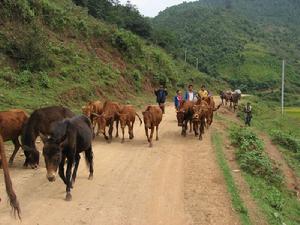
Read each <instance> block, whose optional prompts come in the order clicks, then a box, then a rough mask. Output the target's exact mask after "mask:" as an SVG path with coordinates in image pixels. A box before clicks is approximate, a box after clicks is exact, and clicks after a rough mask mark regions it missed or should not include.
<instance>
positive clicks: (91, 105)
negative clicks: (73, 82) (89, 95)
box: [82, 101, 103, 136]
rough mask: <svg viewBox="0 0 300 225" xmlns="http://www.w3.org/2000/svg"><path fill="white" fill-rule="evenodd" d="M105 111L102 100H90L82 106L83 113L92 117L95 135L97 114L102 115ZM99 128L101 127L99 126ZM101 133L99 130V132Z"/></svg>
mask: <svg viewBox="0 0 300 225" xmlns="http://www.w3.org/2000/svg"><path fill="white" fill-rule="evenodd" d="M102 112H103V104H102V103H101V102H100V101H93V102H91V101H90V102H88V103H87V104H86V105H85V106H83V107H82V113H83V115H86V116H87V117H88V118H90V120H91V122H92V124H93V131H94V136H95V134H96V131H95V128H96V124H97V122H96V120H97V117H96V116H95V114H97V115H101V114H102ZM98 129H99V127H98ZM97 133H99V132H97Z"/></svg>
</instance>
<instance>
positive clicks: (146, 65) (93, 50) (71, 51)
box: [0, 0, 217, 109]
mask: <svg viewBox="0 0 300 225" xmlns="http://www.w3.org/2000/svg"><path fill="white" fill-rule="evenodd" d="M85 2H86V1H81V3H85ZM107 2H108V1H107ZM88 3H89V4H92V3H97V1H92V0H89V1H88ZM77 4H79V5H76V4H75V3H74V2H73V1H71V0H51V1H50V0H4V1H0V15H1V18H0V108H1V109H7V108H17V107H21V108H28V109H29V108H31V109H32V108H37V107H40V106H43V105H49V104H63V105H69V106H71V105H74V106H75V105H76V106H78V105H81V104H82V103H83V102H85V101H88V100H89V99H93V98H94V99H95V98H98V97H103V98H110V99H125V100H126V101H127V102H130V101H131V100H132V99H133V100H135V101H137V100H139V98H140V99H141V98H143V97H145V96H147V95H149V94H151V95H152V94H153V88H154V87H155V86H156V87H157V85H158V84H159V83H165V84H166V85H167V86H168V87H170V88H173V90H174V89H175V88H176V87H177V86H183V85H186V84H187V83H189V82H191V80H193V81H194V82H195V83H198V84H200V83H202V82H204V81H205V82H206V83H207V84H211V86H213V85H214V86H215V83H216V82H217V81H215V80H214V79H212V78H210V77H208V76H207V75H206V74H204V73H201V72H199V71H197V70H196V69H195V68H194V67H192V66H189V65H187V64H185V63H184V62H183V61H180V60H174V59H173V58H172V57H171V56H170V55H168V54H167V53H166V52H165V51H164V50H163V49H161V48H159V47H156V46H155V45H153V44H152V43H151V42H150V41H147V40H145V39H143V38H141V37H139V36H137V35H135V34H133V33H132V32H130V31H128V30H125V29H122V27H123V25H122V24H119V26H116V25H115V24H118V23H113V24H111V23H109V22H107V20H111V19H112V18H111V15H112V14H109V15H110V16H109V17H107V18H100V15H101V7H104V5H98V6H97V7H94V8H92V7H91V5H83V6H85V7H82V6H80V2H79V1H77ZM108 6H109V7H112V8H111V10H112V11H109V12H110V13H113V12H114V11H113V10H115V9H116V8H115V7H117V8H119V7H121V6H118V5H114V6H113V5H111V3H109V5H108ZM87 7H90V8H87ZM122 7H123V8H122V9H118V10H123V14H120V15H119V14H118V15H117V18H118V20H121V17H122V16H124V15H126V16H127V17H128V18H130V19H128V20H126V21H127V23H124V24H127V25H129V24H133V23H131V22H130V21H132V22H133V21H134V19H132V16H133V17H134V15H135V16H137V17H139V18H140V19H141V20H143V19H145V18H143V17H141V16H140V14H139V13H138V12H136V11H135V9H132V8H130V6H129V5H127V6H122ZM92 9H93V10H95V14H94V13H93V12H90V11H91V10H92ZM102 10H103V9H102ZM125 10H129V11H128V12H127V13H125ZM106 12H107V11H106ZM92 14H93V16H92ZM122 21H123V22H124V21H125V20H122ZM136 22H137V21H136ZM138 27H139V26H134V28H138ZM125 28H126V27H125ZM128 29H129V28H128ZM129 30H131V29H129ZM135 33H138V32H135ZM139 35H141V33H140V34H139ZM183 75H184V76H183ZM151 99H152V98H151ZM77 108H78V107H77Z"/></svg>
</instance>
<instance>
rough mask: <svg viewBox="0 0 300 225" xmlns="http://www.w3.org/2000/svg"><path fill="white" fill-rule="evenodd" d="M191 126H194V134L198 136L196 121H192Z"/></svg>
mask: <svg viewBox="0 0 300 225" xmlns="http://www.w3.org/2000/svg"><path fill="white" fill-rule="evenodd" d="M193 128H194V132H195V136H196V137H198V135H199V133H198V123H197V122H195V123H194V125H193Z"/></svg>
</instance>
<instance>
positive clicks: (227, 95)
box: [220, 91, 232, 105]
mask: <svg viewBox="0 0 300 225" xmlns="http://www.w3.org/2000/svg"><path fill="white" fill-rule="evenodd" d="M231 95H232V93H231V92H230V91H221V92H220V98H221V100H222V105H224V100H225V105H227V103H228V102H229V101H230V99H231Z"/></svg>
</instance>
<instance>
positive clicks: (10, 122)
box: [0, 109, 29, 164]
mask: <svg viewBox="0 0 300 225" xmlns="http://www.w3.org/2000/svg"><path fill="white" fill-rule="evenodd" d="M28 117H29V116H28V115H27V113H26V112H25V111H23V110H20V109H12V110H9V111H5V112H0V133H1V135H2V137H3V140H4V141H12V142H13V144H14V146H15V149H14V152H13V154H12V155H11V157H10V159H9V164H12V163H13V161H14V158H15V156H16V154H17V152H18V150H19V149H20V147H21V144H20V142H19V136H20V135H21V134H22V130H23V128H24V126H25V123H26V122H27V120H28Z"/></svg>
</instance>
